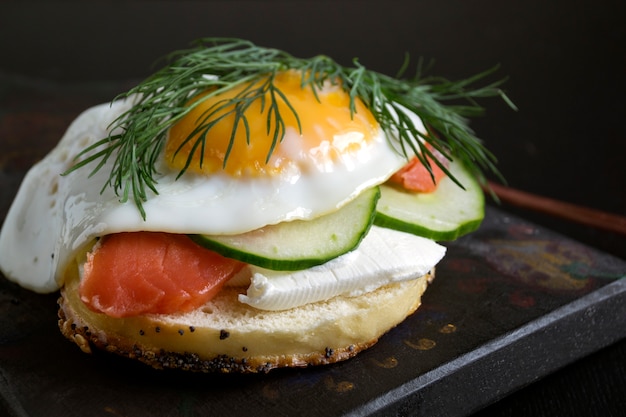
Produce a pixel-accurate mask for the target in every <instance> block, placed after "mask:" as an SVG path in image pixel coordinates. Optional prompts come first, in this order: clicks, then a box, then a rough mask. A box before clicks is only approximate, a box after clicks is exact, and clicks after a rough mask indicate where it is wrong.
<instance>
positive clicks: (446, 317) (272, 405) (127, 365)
mask: <svg viewBox="0 0 626 417" xmlns="http://www.w3.org/2000/svg"><path fill="white" fill-rule="evenodd" d="M447 246H448V254H447V256H446V257H445V259H444V260H443V261H442V262H441V264H440V266H439V268H438V270H437V277H436V279H435V281H434V283H433V284H432V285H431V286H430V288H429V289H428V291H427V293H426V295H425V296H424V300H423V305H422V306H421V307H420V309H419V310H418V311H417V313H416V314H414V315H413V316H411V317H410V318H408V319H407V320H406V321H405V322H404V323H402V324H401V325H399V326H398V327H397V328H395V329H393V330H392V331H391V332H390V333H388V334H387V335H385V336H384V337H383V338H382V339H381V340H380V341H379V343H378V344H377V345H375V346H374V347H373V348H372V349H370V350H368V351H366V352H364V353H362V354H360V355H359V356H357V357H356V358H354V359H352V360H349V361H347V362H344V363H340V364H336V365H333V366H327V367H321V368H310V369H295V370H278V371H273V372H271V373H269V374H267V375H257V376H233V375H204V374H187V373H180V372H170V371H156V370H152V369H150V368H147V367H144V366H143V365H140V364H136V363H133V362H130V361H128V360H125V359H121V358H118V357H114V356H110V355H107V354H103V353H99V354H95V355H85V354H83V353H82V352H80V351H79V350H78V348H77V347H76V346H75V345H73V344H71V343H69V342H68V341H66V340H65V339H64V338H63V337H62V336H61V334H60V333H59V332H58V329H57V327H56V297H57V296H56V295H55V294H52V295H38V294H34V293H31V292H28V291H26V290H23V289H21V288H19V287H17V286H15V285H14V284H12V283H10V282H8V281H7V280H6V279H0V372H1V377H0V394H1V397H2V400H1V401H2V402H1V403H0V411H2V412H4V414H8V415H9V416H20V417H21V416H30V417H35V416H46V417H56V416H63V417H72V416H85V415H89V416H94V417H97V416H106V417H111V416H137V417H141V416H155V415H156V416H176V417H178V416H181V417H187V416H219V415H231V416H237V415H246V416H247V415H254V416H291V415H297V416H321V415H323V416H342V415H390V414H391V415H416V416H432V415H442V414H445V415H447V416H461V415H467V414H470V413H471V412H473V411H475V410H478V409H480V408H482V407H484V406H485V405H487V404H489V403H492V402H493V401H495V400H497V399H499V398H501V397H503V396H506V395H507V394H509V393H511V392H512V391H513V390H515V389H518V388H519V387H522V386H524V385H527V384H529V383H531V382H533V381H535V380H537V379H539V378H540V377H542V376H545V375H547V374H548V373H550V372H552V371H554V370H556V369H558V368H560V367H562V366H564V365H566V364H568V363H571V362H573V361H575V360H576V359H578V358H580V357H583V356H585V355H587V354H589V353H591V352H594V351H596V350H598V349H600V348H602V347H605V346H608V345H610V344H611V343H613V342H615V341H618V340H620V339H622V338H624V337H626V280H624V279H620V278H622V277H624V276H625V274H626V262H624V261H623V260H620V259H618V258H615V257H612V256H609V255H606V254H603V253H601V252H599V251H597V250H594V249H593V248H590V247H587V246H584V245H581V244H578V243H576V242H574V241H572V240H570V239H568V238H565V237H563V236H561V235H558V234H555V233H552V232H550V231H548V230H545V229H543V228H541V227H538V226H536V225H534V224H532V223H529V222H527V221H524V220H522V219H520V218H518V217H515V216H511V215H508V214H506V213H505V212H502V211H501V210H499V209H495V208H491V207H489V208H488V212H487V217H486V220H485V222H484V223H483V225H482V226H481V228H480V229H479V231H477V232H476V233H473V234H471V235H469V236H466V237H464V238H461V239H459V240H457V241H455V242H452V243H449V244H447ZM4 414H2V415H4Z"/></svg>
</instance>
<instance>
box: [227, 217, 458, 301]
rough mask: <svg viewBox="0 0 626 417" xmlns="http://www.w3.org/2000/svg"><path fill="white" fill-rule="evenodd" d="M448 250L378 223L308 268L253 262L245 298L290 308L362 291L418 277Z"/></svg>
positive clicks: (242, 298) (250, 266) (249, 270)
mask: <svg viewBox="0 0 626 417" xmlns="http://www.w3.org/2000/svg"><path fill="white" fill-rule="evenodd" d="M445 252H446V248H445V247H444V246H441V245H439V244H437V243H435V242H433V241H432V240H429V239H425V238H422V237H419V236H415V235H412V234H409V233H404V232H400V231H396V230H391V229H385V228H381V227H377V226H372V228H371V229H370V232H369V233H368V234H367V236H366V237H365V238H364V239H363V241H362V242H361V244H360V245H359V247H358V248H357V249H356V250H354V251H352V252H350V253H347V254H345V255H342V256H340V257H339V258H336V259H334V260H332V261H330V262H327V263H325V264H323V265H319V266H316V267H313V268H310V269H306V270H303V271H272V270H268V269H263V268H259V267H255V266H252V265H249V266H248V267H247V268H246V269H245V271H244V273H245V274H246V275H247V276H248V278H249V280H250V286H249V287H248V290H247V293H246V294H241V295H240V296H239V301H241V302H242V303H245V304H249V305H251V306H253V307H255V308H258V309H262V310H287V309H290V308H294V307H297V306H300V305H304V304H308V303H313V302H318V301H323V300H328V299H330V298H332V297H335V296H337V295H348V296H357V295H360V294H363V293H366V292H370V291H374V290H376V289H378V288H380V287H382V286H384V285H387V284H390V283H394V282H400V281H406V280H411V279H415V278H418V277H420V276H422V275H424V274H426V273H428V272H429V271H430V270H432V268H433V267H434V266H435V265H436V264H437V263H438V262H439V261H440V260H441V259H442V258H443V256H444V255H445ZM237 279H238V280H239V279H241V277H238V278H237Z"/></svg>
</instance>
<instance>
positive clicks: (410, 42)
mask: <svg viewBox="0 0 626 417" xmlns="http://www.w3.org/2000/svg"><path fill="white" fill-rule="evenodd" d="M625 21H626V2H624V1H619V0H614V1H611V0H596V1H592V0H569V1H566V0H553V1H540V0H526V1H519V0H513V1H496V0H474V1H467V0H466V1H463V0H441V1H437V0H424V1H413V2H409V1H397V0H387V1H298V0H295V1H278V0H276V1H272V0H266V1H226V0H223V1H205V2H200V1H195V2H194V1H182V2H176V1H160V2H159V1H157V2H148V1H128V2H122V1H119V2H117V1H92V2H78V1H76V2H53V1H49V2H32V1H21V2H7V3H0V75H1V76H5V77H9V78H12V79H15V80H16V82H28V81H29V80H30V81H32V80H45V82H47V83H52V84H54V85H56V86H59V85H66V84H67V85H71V86H72V88H80V86H81V85H93V84H94V83H105V84H106V82H108V81H117V80H138V79H141V78H143V77H145V76H146V75H148V74H149V73H150V72H151V71H152V69H153V67H152V64H153V63H154V62H155V61H156V60H157V58H159V57H162V56H163V55H165V54H167V53H168V52H170V51H172V50H174V49H180V48H185V47H187V46H188V45H189V43H190V42H191V41H192V40H194V39H196V38H200V37H204V36H225V37H230V36H232V37H243V38H247V39H250V40H253V41H255V42H256V43H258V44H261V45H265V46H272V47H277V48H281V49H285V50H287V51H289V52H291V53H292V54H294V55H297V56H302V57H307V56H311V55H315V54H320V53H323V54H326V55H330V56H331V57H333V58H335V59H336V60H338V61H339V62H341V63H344V64H349V63H350V62H351V60H352V59H353V58H354V57H358V58H359V60H360V62H361V63H362V64H364V65H365V66H367V67H369V68H371V69H375V70H378V71H381V72H384V73H388V74H394V73H395V72H396V71H397V69H398V68H399V67H400V65H401V64H402V61H403V58H404V54H405V52H408V53H410V54H411V56H412V57H414V61H413V62H416V61H417V59H418V58H419V57H423V58H424V59H426V60H431V59H432V60H434V61H435V66H434V69H433V70H432V73H433V74H436V75H442V76H445V77H448V78H451V79H458V78H464V77H466V76H468V75H472V74H474V73H477V72H480V71H483V70H485V69H488V68H491V67H492V66H494V65H496V64H499V65H500V70H499V72H498V76H496V77H495V78H494V79H496V78H498V77H508V78H509V79H508V81H507V83H506V84H505V90H506V92H507V93H508V95H509V96H510V98H511V99H512V100H513V101H514V102H515V103H516V104H517V106H518V107H519V111H518V112H514V111H511V110H510V109H509V108H508V107H506V106H505V105H504V104H503V103H502V102H500V101H498V100H491V101H485V102H483V104H484V105H485V106H486V108H487V115H486V117H484V118H480V119H476V120H475V121H473V122H472V127H473V128H474V129H475V131H476V132H477V134H478V136H479V137H481V138H482V139H483V140H484V141H485V143H486V144H487V146H488V148H489V149H491V150H492V151H493V152H494V153H495V154H496V155H497V157H498V158H499V161H500V163H499V168H500V170H501V172H502V173H503V175H504V176H505V178H506V179H507V180H508V183H509V185H510V186H512V187H515V188H520V189H523V190H526V191H530V192H534V193H537V194H540V195H544V196H550V197H553V198H556V199H561V200H565V201H568V202H571V203H575V204H579V205H584V206H589V207H594V208H597V209H600V210H604V211H609V212H614V213H618V214H621V215H626V192H625V188H626V187H625V181H624V180H625V179H626V176H625V171H624V163H625V162H626V158H625V156H624V155H625V154H626V124H625V122H624V115H625V114H626V106H625V105H624V93H626V82H625V81H624V77H625V76H626V71H625V70H626V65H625V64H626V60H625V58H626V48H625V47H626V25H625V23H624V22H625ZM77 86H78V87H77ZM0 93H1V92H0ZM111 98H112V97H111ZM94 104H95V103H94ZM0 110H1V109H0ZM505 208H506V209H508V210H510V211H512V212H514V213H516V214H520V215H522V216H524V217H526V218H529V219H531V220H533V221H536V222H538V223H540V224H543V225H545V226H548V227H550V228H552V229H555V230H557V231H559V232H561V233H563V234H566V235H568V236H571V237H574V238H575V239H578V240H581V241H583V242H584V243H588V244H590V245H593V246H594V247H597V248H600V249H602V250H604V251H607V252H609V253H612V254H614V255H617V256H619V257H622V258H624V257H626V242H625V241H624V238H623V237H622V236H619V235H617V234H615V233H610V232H604V231H598V230H595V229H592V228H590V227H584V226H576V225H572V224H570V223H568V222H565V221H561V220H556V219H553V218H550V217H548V216H545V215H539V214H535V213H530V212H528V211H524V210H519V209H514V208H512V207H505ZM625 351H626V348H624V343H621V345H620V344H618V345H617V346H616V347H612V348H609V349H608V350H607V351H606V352H601V353H599V354H597V355H595V356H593V357H592V358H588V359H587V360H586V361H583V362H581V363H577V364H575V365H573V366H572V367H569V368H567V369H565V370H563V371H561V372H560V373H558V374H557V375H555V376H553V377H548V378H547V379H546V380H544V381H542V382H541V383H540V384H534V385H533V386H531V387H529V388H527V389H525V390H523V391H522V392H520V393H518V394H516V395H514V396H513V397H511V398H509V399H507V400H505V401H503V402H501V403H499V404H497V405H495V406H493V407H492V408H491V409H490V410H489V411H490V412H493V413H497V414H494V415H498V414H499V415H524V414H526V413H532V414H533V415H557V414H555V413H556V411H557V410H558V409H559V408H555V405H554V404H555V402H554V401H556V404H557V405H558V406H559V407H561V408H560V409H561V410H562V412H563V413H564V414H562V415H572V413H573V412H574V411H578V412H583V411H581V410H584V408H581V407H582V406H580V405H579V404H578V403H576V401H579V402H582V404H592V403H593V404H595V407H600V408H596V410H595V411H593V410H592V409H589V410H588V411H589V412H590V413H592V411H593V415H611V412H615V414H613V415H618V414H617V411H616V410H617V409H618V406H617V403H618V402H619V401H622V402H621V406H623V404H624V403H623V400H621V399H617V397H619V396H617V395H610V394H611V393H612V392H613V391H611V390H616V391H615V392H622V393H623V392H625V391H626V383H625V382H624V376H623V375H624V374H623V373H620V372H624V357H625V356H624V352H625ZM603 366H604V368H603ZM594 386H598V387H600V388H598V389H597V390H596V391H594ZM575 389H578V390H579V391H571V390H575ZM580 390H582V391H580ZM607 392H608V394H607ZM559 395H561V396H562V398H561V399H560V400H559V399H558V398H559ZM563 396H564V397H563ZM553 398H557V399H556V400H554V399H553ZM601 407H606V409H603V408H601ZM612 407H613V408H612ZM603 410H604V411H603ZM622 410H623V409H622ZM542 413H543V414H542ZM581 415H584V414H581Z"/></svg>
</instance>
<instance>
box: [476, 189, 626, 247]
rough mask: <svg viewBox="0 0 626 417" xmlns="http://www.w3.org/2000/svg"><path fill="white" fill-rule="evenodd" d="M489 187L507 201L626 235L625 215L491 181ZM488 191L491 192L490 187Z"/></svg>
mask: <svg viewBox="0 0 626 417" xmlns="http://www.w3.org/2000/svg"><path fill="white" fill-rule="evenodd" d="M488 187H490V189H491V191H492V192H493V193H495V195H496V196H497V197H498V198H499V199H500V200H501V201H503V202H505V203H508V204H511V205H514V206H517V207H522V208H526V209H530V210H534V211H538V212H541V213H545V214H549V215H551V216H555V217H560V218H563V219H567V220H570V221H573V222H576V223H580V224H583V225H586V226H592V227H597V228H599V229H603V230H608V231H611V232H615V233H619V234H622V235H625V236H626V217H624V216H620V215H618V214H613V213H607V212H604V211H601V210H596V209H592V208H588V207H582V206H578V205H576V204H571V203H566V202H563V201H559V200H555V199H552V198H548V197H542V196H538V195H535V194H531V193H528V192H525V191H521V190H516V189H514V188H510V187H507V186H504V185H501V184H497V183H494V182H491V181H490V182H488ZM486 191H487V192H489V189H487V190H486Z"/></svg>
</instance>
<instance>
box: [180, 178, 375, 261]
mask: <svg viewBox="0 0 626 417" xmlns="http://www.w3.org/2000/svg"><path fill="white" fill-rule="evenodd" d="M379 197H380V191H379V189H378V187H375V188H372V189H370V190H367V191H365V192H363V193H362V194H361V195H359V196H358V197H357V198H356V199H355V200H354V201H351V202H350V203H348V204H347V205H346V206H344V207H342V208H341V209H339V210H337V211H335V212H333V213H330V214H327V215H325V216H321V217H318V218H316V219H313V220H307V221H305V220H295V221H291V222H284V223H279V224H276V225H271V226H266V227H263V228H261V229H257V230H253V231H251V232H248V233H243V234H239V235H231V236H226V235H220V236H216V235H191V236H190V237H191V238H192V239H193V240H194V241H195V242H196V243H198V244H200V245H202V246H204V247H206V248H208V249H211V250H214V251H215V252H218V253H221V254H222V255H224V256H226V257H229V258H233V259H238V260H240V261H243V262H246V263H250V264H254V265H258V266H260V267H262V268H268V269H274V270H283V271H294V270H299V269H306V268H310V267H312V266H315V265H320V264H322V263H325V262H327V261H329V260H331V259H333V258H336V257H337V256H339V255H342V254H344V253H346V252H349V251H351V250H353V249H354V248H356V247H357V246H358V245H359V243H361V240H362V239H363V237H364V236H365V235H366V234H367V232H368V231H369V229H370V226H371V225H372V222H373V220H374V216H375V214H376V202H377V201H378V198H379Z"/></svg>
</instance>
